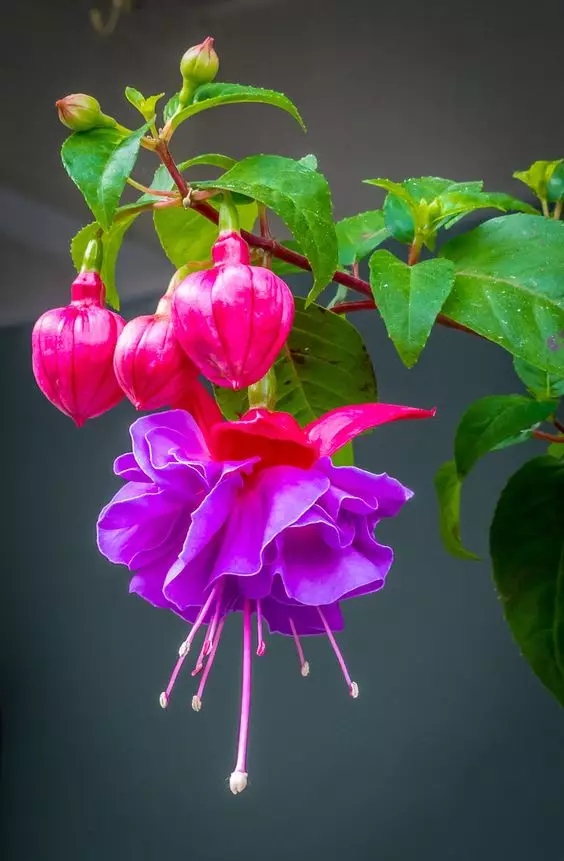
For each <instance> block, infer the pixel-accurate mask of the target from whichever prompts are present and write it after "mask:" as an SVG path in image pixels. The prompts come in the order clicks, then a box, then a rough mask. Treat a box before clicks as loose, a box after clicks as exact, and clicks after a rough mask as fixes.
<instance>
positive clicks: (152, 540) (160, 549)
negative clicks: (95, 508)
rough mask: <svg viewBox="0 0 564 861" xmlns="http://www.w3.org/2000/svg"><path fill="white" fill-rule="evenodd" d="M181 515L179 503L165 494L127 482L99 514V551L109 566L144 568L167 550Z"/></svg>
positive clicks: (145, 485)
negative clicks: (118, 564)
mask: <svg viewBox="0 0 564 861" xmlns="http://www.w3.org/2000/svg"><path fill="white" fill-rule="evenodd" d="M183 513H184V512H183V509H182V507H181V506H179V504H178V500H177V499H175V498H174V497H172V496H171V495H170V494H168V493H167V492H166V491H163V490H161V489H160V488H158V487H155V485H153V484H141V483H139V482H129V483H128V484H126V485H125V487H122V488H121V490H119V491H118V492H117V493H116V495H115V496H114V498H113V499H112V501H111V502H110V503H109V504H108V505H106V506H105V508H103V509H102V511H101V513H100V516H99V518H98V523H97V539H98V548H99V550H100V552H101V553H103V555H104V556H105V557H106V558H107V559H109V560H110V562H117V563H121V564H123V565H127V566H128V568H130V569H135V568H136V567H139V566H142V565H146V564H148V563H150V562H151V561H153V560H155V559H158V558H160V557H161V556H162V554H163V553H164V552H166V551H168V550H169V549H170V539H171V537H172V536H173V533H175V531H176V532H177V530H178V523H179V520H181V519H182V515H183ZM177 540H178V538H177ZM181 546H182V545H181V543H180V544H179V545H178V550H180V549H181Z"/></svg>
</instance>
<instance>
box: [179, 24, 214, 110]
mask: <svg viewBox="0 0 564 861" xmlns="http://www.w3.org/2000/svg"><path fill="white" fill-rule="evenodd" d="M218 69H219V57H218V56H217V54H216V52H215V51H214V47H213V39H212V37H211V36H208V37H207V38H206V39H204V41H203V42H202V43H201V44H200V45H194V46H193V47H192V48H188V50H187V51H186V53H185V54H184V56H183V57H182V59H181V61H180V74H181V75H182V77H183V79H184V81H183V85H182V90H181V91H180V94H179V102H180V104H181V105H186V104H188V102H189V101H190V99H191V98H192V96H193V94H194V90H195V89H196V87H199V86H200V84H209V83H211V82H212V81H213V80H214V78H215V76H216V75H217V72H218Z"/></svg>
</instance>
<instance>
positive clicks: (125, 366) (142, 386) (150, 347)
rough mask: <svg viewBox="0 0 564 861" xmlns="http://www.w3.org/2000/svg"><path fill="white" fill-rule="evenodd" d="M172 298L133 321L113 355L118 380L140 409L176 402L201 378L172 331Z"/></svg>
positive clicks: (168, 297) (120, 338) (127, 327)
mask: <svg viewBox="0 0 564 861" xmlns="http://www.w3.org/2000/svg"><path fill="white" fill-rule="evenodd" d="M170 303H171V299H170V296H166V295H165V296H163V298H162V299H161V300H160V302H159V304H158V306H157V310H156V312H155V313H154V314H149V315H146V316H143V317H136V318H135V319H134V320H130V321H129V323H127V325H126V326H125V329H124V330H123V332H122V333H121V335H120V336H119V339H118V342H117V346H116V351H115V354H114V371H115V374H116V377H117V380H118V382H119V384H120V386H121V388H122V389H123V391H124V392H125V394H126V395H127V397H128V398H129V400H130V401H131V403H132V404H133V405H134V406H135V407H136V409H138V410H158V409H160V408H161V407H170V406H172V405H173V404H174V403H176V402H177V401H178V400H179V399H180V398H182V396H183V395H184V393H185V391H186V390H187V389H188V388H190V387H191V386H192V385H193V384H194V382H195V380H196V377H197V376H198V371H197V369H196V367H195V366H194V365H193V364H192V362H191V361H190V359H189V358H188V356H187V355H186V353H185V352H184V350H183V349H182V347H181V346H180V344H179V343H178V340H177V339H176V336H175V334H174V331H173V326H172V320H171V317H170Z"/></svg>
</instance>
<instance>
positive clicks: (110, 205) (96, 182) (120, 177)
mask: <svg viewBox="0 0 564 861" xmlns="http://www.w3.org/2000/svg"><path fill="white" fill-rule="evenodd" d="M146 131H147V126H146V125H145V126H143V127H142V128H140V129H138V130H137V131H135V132H132V133H131V134H130V135H127V136H126V137H124V136H123V134H121V133H120V132H118V131H116V129H92V131H88V132H76V133H75V134H72V135H71V136H70V137H68V138H67V139H66V141H65V142H64V144H63V146H62V149H61V157H62V160H63V165H64V167H65V170H66V171H67V173H68V174H69V176H70V178H71V179H72V180H73V182H74V183H75V184H76V185H77V186H78V188H79V189H80V191H81V192H82V194H83V195H84V199H85V200H86V203H87V204H88V206H89V207H90V209H91V210H92V212H93V214H94V216H95V218H96V221H97V222H98V223H99V224H100V225H101V226H102V227H103V228H104V229H108V228H109V227H110V225H111V223H112V219H113V217H114V214H115V211H116V209H117V207H118V204H119V199H120V197H121V195H122V193H123V189H124V188H125V184H126V182H127V178H128V177H129V174H130V173H131V171H132V170H133V166H134V165H135V162H136V160H137V155H138V153H139V148H140V146H141V138H142V137H143V135H144V134H145V132H146Z"/></svg>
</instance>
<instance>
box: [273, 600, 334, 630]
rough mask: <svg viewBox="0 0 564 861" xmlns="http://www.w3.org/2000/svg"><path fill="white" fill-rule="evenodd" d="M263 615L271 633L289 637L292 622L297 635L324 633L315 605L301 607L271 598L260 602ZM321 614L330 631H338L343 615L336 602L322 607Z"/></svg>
mask: <svg viewBox="0 0 564 861" xmlns="http://www.w3.org/2000/svg"><path fill="white" fill-rule="evenodd" d="M261 609H262V613H263V616H264V618H265V620H266V622H267V624H268V627H269V630H270V631H271V633H273V634H283V635H285V636H289V637H291V636H292V634H293V632H292V626H291V623H290V620H291V621H292V622H293V623H294V626H295V628H296V633H297V634H298V635H299V636H302V637H303V636H311V635H316V634H317V635H319V634H324V633H325V628H324V625H323V622H322V621H321V617H320V615H319V613H318V611H317V607H303V606H300V605H299V604H292V605H290V604H281V603H279V602H278V601H275V600H274V599H273V598H266V599H265V600H264V601H262V602H261ZM322 609H323V614H324V615H325V618H326V619H327V624H328V625H329V627H330V629H331V630H332V631H340V630H342V629H343V627H344V621H343V616H342V613H341V610H340V607H339V605H338V604H331V605H329V606H326V607H323V608H322Z"/></svg>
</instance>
